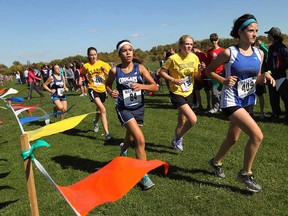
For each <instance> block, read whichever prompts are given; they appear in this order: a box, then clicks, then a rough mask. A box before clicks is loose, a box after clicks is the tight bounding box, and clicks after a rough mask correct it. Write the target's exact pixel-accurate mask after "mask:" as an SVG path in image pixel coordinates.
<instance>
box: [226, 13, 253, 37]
mask: <svg viewBox="0 0 288 216" xmlns="http://www.w3.org/2000/svg"><path fill="white" fill-rule="evenodd" d="M249 19H254V20H255V21H256V22H257V20H256V18H255V16H253V15H252V14H244V15H242V16H241V17H239V18H238V19H237V20H235V21H234V25H233V27H232V30H231V32H230V36H232V37H233V38H239V34H238V30H239V29H240V27H241V26H242V24H243V23H244V22H245V21H246V20H249ZM247 26H248V25H247ZM247 26H245V27H244V28H243V29H241V30H244V29H245V28H246V27H247Z"/></svg>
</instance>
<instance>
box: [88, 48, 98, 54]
mask: <svg viewBox="0 0 288 216" xmlns="http://www.w3.org/2000/svg"><path fill="white" fill-rule="evenodd" d="M91 50H95V51H96V53H97V49H96V48H95V47H89V48H88V49H87V56H89V53H90V51H91Z"/></svg>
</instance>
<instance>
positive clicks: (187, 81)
mask: <svg viewBox="0 0 288 216" xmlns="http://www.w3.org/2000/svg"><path fill="white" fill-rule="evenodd" d="M191 87H192V76H186V77H185V78H184V80H183V84H182V85H181V88H182V90H183V91H184V92H186V91H189V90H190V89H191Z"/></svg>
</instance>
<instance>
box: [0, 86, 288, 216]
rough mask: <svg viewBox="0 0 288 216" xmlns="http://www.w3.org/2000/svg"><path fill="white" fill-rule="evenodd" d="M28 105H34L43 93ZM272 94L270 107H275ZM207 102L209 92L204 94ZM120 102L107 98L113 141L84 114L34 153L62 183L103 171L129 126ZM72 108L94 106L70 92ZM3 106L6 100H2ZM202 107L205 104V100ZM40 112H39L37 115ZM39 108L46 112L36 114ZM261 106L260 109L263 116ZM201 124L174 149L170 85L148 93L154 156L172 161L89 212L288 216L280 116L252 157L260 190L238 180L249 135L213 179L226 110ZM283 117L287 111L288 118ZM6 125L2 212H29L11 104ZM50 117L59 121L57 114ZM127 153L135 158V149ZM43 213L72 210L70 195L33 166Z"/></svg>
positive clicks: (266, 127) (1, 151)
mask: <svg viewBox="0 0 288 216" xmlns="http://www.w3.org/2000/svg"><path fill="white" fill-rule="evenodd" d="M9 85H10V86H13V87H14V88H16V89H19V90H20V93H19V95H18V96H25V97H26V95H27V91H28V90H27V89H26V86H24V85H21V86H19V85H14V84H9ZM33 96H34V98H33V99H32V100H30V101H25V102H24V103H25V104H36V103H37V102H38V101H39V98H38V95H37V93H35V92H33ZM45 96H46V97H45V98H44V100H43V102H42V104H41V107H42V108H43V109H44V110H46V112H48V113H50V112H52V103H51V101H50V99H49V97H48V93H47V92H45ZM265 97H266V108H265V111H266V113H268V112H269V109H270V107H269V106H268V98H267V95H265ZM203 101H204V102H205V97H204V96H203ZM114 102H115V101H114V100H113V99H111V98H109V99H108V100H107V101H106V103H105V104H106V107H107V112H108V120H109V128H110V131H111V133H112V134H113V136H114V137H115V139H114V141H113V142H112V143H110V144H107V143H105V142H104V135H103V130H102V128H101V129H100V131H99V132H98V133H94V132H93V131H92V123H91V122H92V120H93V118H94V116H93V115H89V116H88V117H86V118H85V119H84V120H83V121H82V122H81V123H80V124H79V125H78V126H77V127H76V128H74V129H72V130H70V131H66V132H64V133H60V134H57V135H52V136H49V137H45V138H43V139H44V140H46V141H47V142H48V143H50V144H51V147H50V148H39V149H37V150H36V152H35V157H36V158H37V159H38V160H39V161H40V162H41V164H42V165H43V166H44V167H45V168H46V170H47V171H48V173H49V174H50V175H51V176H52V178H53V179H54V180H55V182H56V183H57V184H58V185H64V186H68V185H71V184H73V183H75V182H77V181H79V180H80V179H82V178H84V177H85V176H87V175H89V174H91V173H93V172H95V171H97V170H98V169H100V168H101V167H103V166H104V165H105V164H107V163H108V162H109V161H110V160H112V159H113V158H114V157H116V156H118V154H119V146H118V145H119V144H120V142H121V141H122V139H123V137H124V135H125V130H124V129H123V128H121V127H120V126H119V122H118V119H117V116H116V113H115V110H114ZM68 103H69V106H70V105H72V104H76V105H75V107H73V108H72V110H71V111H70V112H69V113H68V117H72V116H76V115H79V114H83V113H88V112H93V111H94V110H95V106H94V104H92V103H90V102H89V101H88V98H87V97H78V94H77V95H75V94H74V93H68ZM0 105H1V106H3V105H4V104H3V102H2V101H0ZM203 105H204V107H205V106H206V105H205V104H203ZM36 114H37V113H36V112H35V115H36ZM38 114H41V113H38ZM258 114H259V107H258V105H257V106H256V107H255V115H256V116H258ZM197 117H198V122H197V124H196V125H195V127H194V128H192V129H191V130H190V131H189V132H188V133H187V134H186V135H185V137H184V148H185V149H184V152H182V153H179V152H176V151H175V150H173V149H171V148H170V142H171V139H172V137H173V131H174V128H175V125H176V119H177V111H176V110H174V109H172V107H171V104H170V102H169V99H168V96H167V91H166V88H165V87H164V86H163V88H162V92H159V93H157V94H156V96H155V97H148V96H147V97H146V110H145V125H144V127H143V128H142V129H143V132H144V134H145V138H146V143H147V145H146V152H147V156H148V159H160V160H163V161H166V162H167V163H169V165H170V168H169V171H168V174H167V175H164V170H163V168H162V167H160V168H158V169H156V170H153V171H152V172H150V177H151V179H152V180H153V182H154V183H155V184H156V186H155V187H154V188H152V189H151V190H148V191H140V190H139V189H138V188H137V187H134V188H133V189H132V190H131V191H130V192H129V193H127V194H126V195H125V196H124V197H123V198H122V199H120V200H119V201H117V202H114V203H106V204H104V205H102V206H99V207H98V208H96V209H94V210H92V211H91V212H90V213H89V215H141V216H143V215H157V216H158V215H287V212H288V198H287V193H288V187H287V183H288V180H287V164H288V158H287V152H288V145H287V138H288V135H287V126H285V125H284V124H283V123H282V122H280V123H271V122H259V125H260V127H261V128H262V131H263V133H264V141H263V143H262V145H261V148H260V150H259V152H258V154H257V156H256V160H255V162H254V169H253V171H254V174H255V176H256V180H258V182H259V183H260V184H261V185H262V186H263V190H262V191H261V192H260V193H257V194H252V193H249V192H248V191H247V190H246V189H245V187H244V186H243V185H242V184H240V183H238V182H237V181H236V174H237V173H238V171H239V170H240V169H241V167H242V161H243V151H244V146H245V143H246V141H247V139H248V138H247V136H246V135H245V134H241V136H240V139H239V141H238V143H237V144H236V145H235V146H234V148H233V149H232V150H231V151H230V152H229V154H228V155H227V157H226V159H225V161H224V169H225V173H226V178H225V179H218V178H215V177H214V176H213V175H212V173H211V170H210V169H209V168H208V164H207V162H208V160H209V159H210V158H211V157H213V155H214V154H215V153H216V151H217V150H218V147H219V144H220V143H221V142H222V140H223V139H224V137H225V135H226V132H227V126H228V124H227V119H226V118H225V117H223V115H221V114H219V115H214V116H206V115H205V114H203V113H199V112H198V114H197ZM282 117H283V116H282ZM0 118H1V119H2V120H3V121H4V125H2V126H1V127H0V130H1V134H0V137H1V138H0V167H1V171H0V189H1V192H0V215H9V216H10V215H21V216H22V215H23V216H24V215H25V216H26V215H30V214H31V213H30V207H29V200H28V195H27V187H26V180H25V173H24V169H23V160H22V158H21V156H20V152H21V147H20V134H21V132H20V130H19V127H18V125H17V123H16V121H15V117H14V116H13V115H12V112H11V110H4V109H1V110H0ZM51 121H52V122H55V121H57V119H56V118H53V117H52V118H51ZM40 126H44V122H43V121H39V122H37V123H33V124H32V123H31V124H27V125H25V127H24V128H25V130H26V131H28V130H33V129H35V128H39V127H40ZM129 155H130V156H131V157H134V152H133V149H129ZM34 175H35V182H36V189H37V197H38V205H39V212H40V215H55V216H56V215H57V216H58V215H73V211H72V210H71V208H70V207H69V205H68V204H67V203H66V201H65V200H64V198H63V197H62V196H61V195H60V194H59V192H58V191H56V190H55V189H54V188H53V186H52V185H51V184H50V183H48V182H47V181H46V179H45V178H44V176H43V175H42V174H41V173H40V172H39V171H38V170H37V169H35V166H34Z"/></svg>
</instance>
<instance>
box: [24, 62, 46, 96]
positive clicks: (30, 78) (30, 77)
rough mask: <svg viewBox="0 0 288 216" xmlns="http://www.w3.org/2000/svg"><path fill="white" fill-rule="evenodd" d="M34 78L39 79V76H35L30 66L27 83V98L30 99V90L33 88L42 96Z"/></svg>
mask: <svg viewBox="0 0 288 216" xmlns="http://www.w3.org/2000/svg"><path fill="white" fill-rule="evenodd" d="M36 80H38V81H40V80H41V78H40V77H38V76H36V75H35V73H34V70H33V69H32V68H31V67H30V68H29V69H28V84H29V92H28V97H27V100H30V99H31V98H32V91H33V90H35V91H36V92H37V93H38V94H39V95H40V97H44V94H43V93H42V92H41V91H40V89H39V86H38V85H36Z"/></svg>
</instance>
